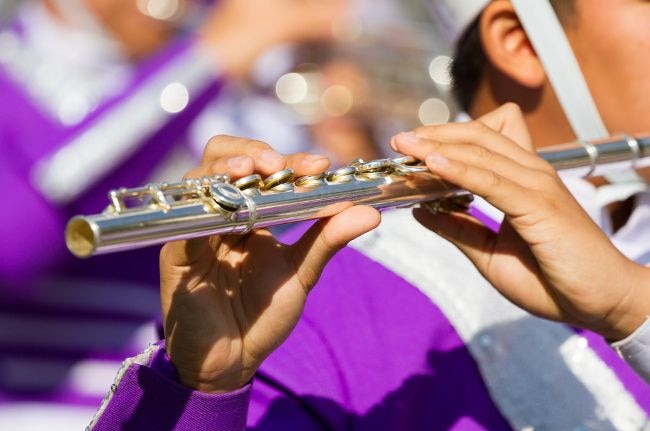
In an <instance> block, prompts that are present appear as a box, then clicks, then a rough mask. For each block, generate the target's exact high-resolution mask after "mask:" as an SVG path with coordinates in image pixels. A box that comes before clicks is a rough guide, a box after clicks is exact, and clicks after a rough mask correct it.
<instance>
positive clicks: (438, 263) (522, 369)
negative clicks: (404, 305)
mask: <svg viewBox="0 0 650 431" xmlns="http://www.w3.org/2000/svg"><path fill="white" fill-rule="evenodd" d="M383 218H384V220H383V222H382V224H381V226H380V227H379V228H378V229H376V230H374V231H373V232H371V233H369V234H367V235H364V236H363V237H362V238H360V239H358V240H356V241H354V242H353V243H352V244H351V245H352V247H354V248H355V249H357V250H359V251H361V252H362V253H363V254H365V255H366V256H368V257H369V258H371V259H373V260H375V261H376V262H379V263H381V264H382V265H384V266H385V267H386V268H388V269H390V270H392V271H393V272H395V273H396V274H398V275H400V276H401V277H403V278H404V279H405V280H407V281H408V282H410V283H411V284H413V285H414V286H416V287H417V288H418V289H419V290H421V291H422V292H423V293H424V294H425V295H427V296H428V297H429V298H431V300H432V301H433V302H434V303H435V304H436V305H437V306H438V307H440V308H441V310H442V311H443V313H444V314H445V316H446V317H447V318H448V319H449V320H450V322H451V323H452V324H453V326H454V327H455V329H456V331H457V332H458V334H459V335H460V337H461V338H462V339H463V340H464V341H465V343H466V345H467V346H468V348H469V351H470V352H471V354H472V356H473V357H474V359H475V360H476V362H477V364H478V366H479V369H480V370H481V373H482V376H483V379H484V381H485V382H486V385H487V387H488V388H489V390H490V392H491V394H492V398H493V400H494V401H495V404H496V405H497V406H498V407H499V409H500V410H501V412H502V414H503V415H504V417H505V418H506V419H507V420H508V421H509V422H510V424H511V425H512V426H513V427H514V428H515V429H531V428H532V429H536V430H537V429H543V430H559V429H562V430H574V429H576V430H577V429H585V427H586V429H590V430H611V429H619V430H639V429H644V428H645V427H648V418H647V417H646V414H645V412H644V411H643V410H642V409H641V408H640V407H639V406H638V405H637V403H636V402H635V400H634V399H633V397H632V396H631V395H630V394H629V393H628V392H627V391H626V390H625V388H624V387H623V385H622V384H621V382H620V381H619V380H618V379H617V378H616V377H615V375H614V374H613V372H612V371H611V370H609V368H608V367H607V365H606V364H604V363H603V362H602V361H601V359H600V358H599V357H598V356H597V355H596V354H595V353H594V352H593V351H592V350H591V349H590V348H589V347H588V343H587V341H586V339H584V338H583V337H580V336H578V335H576V334H575V333H574V332H573V331H571V330H570V329H569V328H567V327H566V326H564V325H560V324H556V323H553V322H548V321H544V320H542V319H538V318H535V317H533V316H531V315H529V314H527V313H526V312H524V311H522V310H521V309H519V308H517V307H515V306H514V305H512V304H511V303H509V302H508V301H506V300H505V299H504V298H503V297H502V296H501V295H499V294H498V293H497V292H496V290H495V289H494V288H492V287H491V286H490V284H489V283H488V282H487V281H486V280H485V279H484V278H483V277H482V276H481V275H480V274H479V273H478V272H477V271H476V270H475V268H474V267H473V265H472V264H471V263H470V262H469V261H468V260H467V258H466V257H465V256H464V255H462V253H460V252H459V251H458V250H457V249H456V248H455V247H454V246H453V245H451V244H449V243H447V242H446V241H445V240H443V239H441V238H440V237H438V236H436V235H434V234H432V233H431V232H429V231H427V230H426V229H425V228H423V227H422V226H420V225H419V224H418V223H417V222H415V221H414V220H413V218H412V216H411V214H410V211H408V210H398V211H393V212H387V213H384V216H383Z"/></svg>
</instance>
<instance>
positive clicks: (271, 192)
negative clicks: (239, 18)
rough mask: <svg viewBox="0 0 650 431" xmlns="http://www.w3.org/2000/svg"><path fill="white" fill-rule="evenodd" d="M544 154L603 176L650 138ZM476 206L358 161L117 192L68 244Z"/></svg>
mask: <svg viewBox="0 0 650 431" xmlns="http://www.w3.org/2000/svg"><path fill="white" fill-rule="evenodd" d="M539 155H540V157H542V158H543V159H545V160H547V161H548V162H549V163H550V164H551V165H553V166H554V167H555V168H556V169H573V170H582V172H580V173H581V174H583V175H598V174H602V173H603V172H606V171H607V170H608V169H616V170H625V169H630V168H634V167H636V166H639V165H641V164H645V163H646V162H647V161H648V160H650V157H649V156H650V137H648V136H646V137H636V138H635V137H631V136H619V137H612V138H608V139H605V140H602V141H598V142H584V143H581V142H574V143H570V144H563V145H559V146H555V147H546V148H545V149H544V150H542V151H540V152H539ZM621 164H623V166H622V165H621ZM471 199H472V195H471V193H469V192H467V191H465V190H462V189H460V188H458V187H456V186H454V185H452V184H449V183H447V182H445V181H442V180H441V179H440V178H439V177H437V176H435V175H433V174H431V173H430V172H429V171H428V170H427V168H426V166H423V165H422V164H421V163H420V162H419V161H418V160H416V159H414V158H413V157H400V158H395V159H381V160H373V161H369V162H365V161H363V160H359V159H357V160H355V161H354V162H352V163H351V164H350V165H349V166H345V167H342V168H339V169H336V170H334V171H331V172H324V173H322V174H320V175H313V176H306V177H301V178H298V179H294V173H293V171H291V170H284V171H281V172H277V173H276V174H273V175H271V176H270V177H268V178H266V179H262V178H261V177H260V176H259V175H251V176H248V177H245V178H242V179H240V180H238V181H235V182H234V183H233V184H231V182H230V180H229V178H228V176H227V175H217V176H214V177H204V178H200V179H188V180H184V181H181V182H177V183H161V184H151V185H148V186H145V187H138V188H133V189H127V188H121V189H118V190H114V191H111V192H110V193H109V201H110V205H109V206H108V207H107V208H106V210H105V211H104V212H103V213H101V214H95V215H89V216H76V217H73V218H72V219H71V220H70V222H69V223H68V226H67V228H66V244H67V246H68V249H69V250H70V251H71V252H72V253H73V254H74V255H76V256H78V257H89V256H92V255H95V254H104V253H112V252H117V251H123V250H130V249H135V248H140V247H145V246H149V245H154V244H161V243H164V242H168V241H175V240H181V239H190V238H196V237H199V236H205V235H221V234H245V233H247V232H249V231H250V230H251V229H255V228H265V227H269V226H274V225H278V224H283V223H292V222H297V221H303V220H311V219H316V218H322V217H328V216H332V215H334V214H337V213H339V212H341V211H342V210H343V209H345V208H348V207H349V206H350V205H351V204H355V205H370V206H372V207H375V208H378V209H381V208H391V207H405V206H413V205H416V204H419V203H423V202H427V203H428V206H429V208H432V209H434V210H436V211H464V210H467V208H468V207H469V204H470V202H471Z"/></svg>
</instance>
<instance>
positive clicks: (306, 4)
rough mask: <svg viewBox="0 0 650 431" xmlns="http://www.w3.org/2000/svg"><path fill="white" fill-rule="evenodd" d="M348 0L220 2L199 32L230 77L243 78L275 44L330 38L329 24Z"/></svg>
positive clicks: (341, 15)
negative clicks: (215, 53)
mask: <svg viewBox="0 0 650 431" xmlns="http://www.w3.org/2000/svg"><path fill="white" fill-rule="evenodd" d="M349 4H350V0H245V1H242V0H222V1H221V2H219V4H218V5H217V6H216V7H215V9H214V11H213V12H212V15H211V16H210V17H208V19H207V20H206V22H205V24H204V25H203V27H202V29H201V30H200V33H201V35H202V41H203V42H204V43H205V44H206V45H207V46H209V47H212V48H214V49H215V51H216V52H217V55H218V60H219V62H220V63H221V64H223V65H224V67H225V68H226V69H227V71H228V73H229V74H230V75H231V76H243V75H245V74H246V73H247V72H248V70H249V69H250V67H251V65H252V64H253V62H254V60H255V59H256V58H257V57H258V56H259V55H260V54H262V53H263V52H264V51H265V50H267V49H269V48H271V47H272V46H274V45H277V44H283V43H291V42H297V43H299V42H312V41H318V40H328V39H331V38H332V37H333V33H332V23H333V22H335V21H336V20H337V19H340V18H342V17H344V16H345V14H346V13H347V10H348V8H349Z"/></svg>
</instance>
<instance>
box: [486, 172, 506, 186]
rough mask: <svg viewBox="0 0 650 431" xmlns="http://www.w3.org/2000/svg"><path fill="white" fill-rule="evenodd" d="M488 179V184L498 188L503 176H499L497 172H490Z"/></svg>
mask: <svg viewBox="0 0 650 431" xmlns="http://www.w3.org/2000/svg"><path fill="white" fill-rule="evenodd" d="M486 181H487V184H488V185H489V186H490V187H493V188H498V187H499V186H501V183H502V181H501V176H499V175H498V174H496V173H495V172H489V174H488V176H487V178H486Z"/></svg>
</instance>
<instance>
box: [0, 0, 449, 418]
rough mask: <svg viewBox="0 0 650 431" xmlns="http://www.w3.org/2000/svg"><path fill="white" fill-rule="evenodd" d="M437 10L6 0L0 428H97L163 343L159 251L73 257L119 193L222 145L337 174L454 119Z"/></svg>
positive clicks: (1, 74) (1, 101) (401, 5)
mask: <svg viewBox="0 0 650 431" xmlns="http://www.w3.org/2000/svg"><path fill="white" fill-rule="evenodd" d="M450 61H451V59H450V57H449V56H448V52H447V46H446V44H445V43H444V42H443V39H442V38H441V36H440V34H439V33H438V32H437V30H436V28H435V26H434V25H433V24H432V22H431V21H430V18H429V14H428V10H427V7H426V2H425V0H327V1H321V2H301V1H295V0H248V1H246V2H242V1H238V0H221V1H213V0H22V1H15V0H0V95H1V97H0V183H2V184H3V186H4V187H5V192H6V194H7V195H8V198H9V199H10V201H7V202H6V204H5V208H6V209H5V210H4V211H3V212H2V213H0V237H2V241H1V242H0V243H1V245H0V429H2V430H5V429H7V430H9V429H12V430H13V429H15V430H37V429H38V430H41V429H49V430H70V429H83V428H84V427H85V426H86V425H87V424H88V423H89V422H90V420H91V418H92V417H93V415H94V413H95V411H96V410H97V408H98V406H99V404H100V402H101V400H102V398H103V397H104V396H105V394H106V392H107V390H108V389H109V387H110V385H111V383H112V381H113V379H114V377H115V374H116V372H117V370H118V368H119V366H120V362H121V361H122V360H123V359H124V358H126V357H130V356H134V355H135V354H137V353H138V352H140V351H142V350H143V349H144V348H145V347H146V346H147V345H148V344H149V343H151V342H155V341H156V340H158V339H159V338H160V332H159V330H158V320H159V300H158V292H157V285H158V275H157V253H158V249H157V248H155V247H154V248H150V249H146V250H140V251H135V252H128V253H122V254H119V255H110V256H102V257H95V258H92V259H90V260H87V261H79V260H76V259H73V258H72V257H71V256H70V255H69V253H68V252H67V251H66V249H65V245H64V242H63V230H64V226H65V223H66V221H67V220H68V219H69V218H70V217H71V216H72V215H74V214H79V213H85V214H88V213H97V212H101V211H102V210H103V209H104V207H106V206H107V204H108V200H107V194H108V192H109V190H111V189H115V188H119V187H122V186H138V185H142V184H145V183H147V182H151V181H161V180H169V181H173V180H177V179H179V178H180V177H181V176H182V175H183V173H184V172H185V171H187V170H188V169H190V168H191V167H192V166H194V165H196V164H197V163H198V161H199V159H200V155H201V152H202V149H203V147H204V145H205V144H206V142H207V140H208V139H209V138H210V137H211V136H214V135H217V134H230V135H240V136H247V137H251V138H255V139H259V140H263V141H266V142H268V143H270V144H271V145H272V146H274V147H275V148H276V149H277V150H278V151H280V152H283V153H290V152H296V151H312V152H316V153H321V154H327V155H329V156H330V157H331V158H332V160H333V162H334V164H336V165H342V164H347V163H348V162H350V161H351V160H352V159H355V158H357V157H362V158H364V159H373V158H379V157H384V156H388V155H390V154H391V153H390V149H389V147H388V145H387V142H388V139H389V137H390V136H392V135H393V134H395V133H398V132H400V131H404V130H410V129H412V128H413V127H417V126H419V125H421V124H437V123H444V122H447V121H449V120H450V119H452V118H454V116H455V115H456V106H455V105H454V103H453V101H452V97H451V93H450V90H451V88H450V86H451V82H450V78H449V74H448V67H449V63H450Z"/></svg>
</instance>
